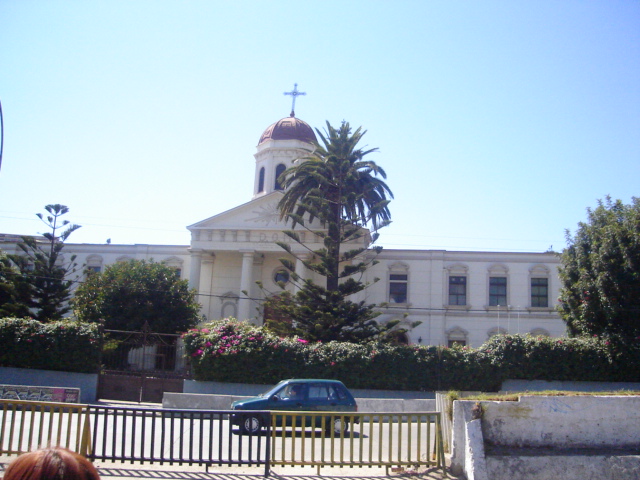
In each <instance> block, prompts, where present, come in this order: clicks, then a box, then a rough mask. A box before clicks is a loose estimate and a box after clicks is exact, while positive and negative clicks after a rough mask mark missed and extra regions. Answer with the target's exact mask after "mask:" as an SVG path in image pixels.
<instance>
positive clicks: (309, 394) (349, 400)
mask: <svg viewBox="0 0 640 480" xmlns="http://www.w3.org/2000/svg"><path fill="white" fill-rule="evenodd" d="M231 409H232V410H269V411H271V410H282V411H289V412H291V411H293V412H295V411H300V412H315V411H317V412H357V411H358V406H357V405H356V401H355V399H354V398H353V395H351V392H349V390H348V389H347V387H345V386H344V384H343V383H342V382H340V381H338V380H316V379H291V380H283V381H281V382H280V383H278V384H277V385H276V386H275V387H273V388H272V389H271V390H269V391H267V392H265V393H262V394H260V395H258V396H257V397H252V398H246V399H244V400H237V401H235V402H233V403H232V404H231ZM306 418H307V421H306V426H312V425H311V422H312V419H313V418H314V417H312V416H309V417H306ZM315 419H316V424H315V425H313V426H314V427H320V428H325V429H326V430H327V432H329V433H330V432H331V431H333V432H334V433H335V435H340V434H341V433H342V432H346V431H347V428H348V423H349V422H350V421H351V422H354V423H357V421H358V417H355V416H353V417H352V416H349V417H344V416H342V415H341V416H337V415H336V416H334V417H320V416H318V417H315ZM281 420H282V419H279V421H281ZM232 422H233V424H234V425H239V426H240V427H241V428H242V430H243V431H244V432H245V433H249V434H254V433H257V432H258V431H260V429H261V428H262V427H264V426H265V425H267V424H268V423H269V422H270V418H269V415H267V414H250V413H246V414H237V415H232ZM323 422H324V425H323V424H322V423H323Z"/></svg>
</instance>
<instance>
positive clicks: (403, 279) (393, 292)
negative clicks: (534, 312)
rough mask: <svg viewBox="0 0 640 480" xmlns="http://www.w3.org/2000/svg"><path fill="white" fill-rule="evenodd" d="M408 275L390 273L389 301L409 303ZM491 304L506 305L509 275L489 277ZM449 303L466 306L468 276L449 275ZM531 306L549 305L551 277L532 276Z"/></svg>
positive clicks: (494, 305) (492, 305) (493, 305)
mask: <svg viewBox="0 0 640 480" xmlns="http://www.w3.org/2000/svg"><path fill="white" fill-rule="evenodd" d="M407 292H408V276H407V275H406V274H398V273H391V274H389V302H390V303H407ZM488 300H489V306H490V307H498V306H506V305H508V302H507V277H489V299H488ZM448 305H451V306H466V305H468V304H467V277H466V276H463V275H451V276H450V277H449V292H448ZM531 307H534V308H548V307H549V279H548V278H538V277H535V278H531Z"/></svg>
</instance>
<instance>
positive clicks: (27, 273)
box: [11, 204, 80, 322]
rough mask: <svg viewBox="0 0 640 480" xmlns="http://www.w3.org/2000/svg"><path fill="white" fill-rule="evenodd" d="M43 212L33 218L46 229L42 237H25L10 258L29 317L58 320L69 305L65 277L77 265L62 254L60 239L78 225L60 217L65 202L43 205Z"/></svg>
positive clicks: (63, 238) (62, 245)
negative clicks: (17, 272)
mask: <svg viewBox="0 0 640 480" xmlns="http://www.w3.org/2000/svg"><path fill="white" fill-rule="evenodd" d="M44 209H45V210H46V211H47V213H46V214H42V213H37V214H36V215H37V217H38V218H39V219H40V220H42V222H43V223H44V224H45V225H46V226H47V227H49V228H50V231H49V232H45V233H43V234H42V236H43V237H44V240H41V239H38V238H36V237H29V236H25V237H22V241H21V242H20V243H19V244H18V247H19V248H20V250H22V253H21V254H17V255H12V256H11V259H12V261H13V262H14V264H15V265H16V266H17V267H18V269H19V270H20V273H21V274H22V279H23V280H24V281H25V282H26V283H27V285H28V292H27V293H26V295H25V296H26V300H25V303H26V304H27V305H26V306H27V307H29V308H30V309H31V312H32V316H33V317H34V318H35V319H36V320H39V321H41V322H46V321H52V320H60V319H61V318H63V317H64V316H65V314H67V313H68V312H69V311H70V310H71V307H70V305H69V299H70V297H71V286H72V280H71V279H70V278H69V277H70V276H71V275H72V274H73V273H74V272H75V271H76V268H77V264H76V263H75V259H76V256H75V255H71V256H70V257H69V258H68V259H67V258H65V257H64V255H63V253H62V250H63V248H64V242H65V241H66V240H67V238H69V235H71V234H72V233H73V232H74V231H76V230H77V229H78V228H80V225H75V224H71V223H70V222H69V221H68V220H63V219H62V218H61V217H62V216H63V215H65V214H67V213H68V212H69V208H68V207H67V206H65V205H60V204H54V205H46V206H45V207H44Z"/></svg>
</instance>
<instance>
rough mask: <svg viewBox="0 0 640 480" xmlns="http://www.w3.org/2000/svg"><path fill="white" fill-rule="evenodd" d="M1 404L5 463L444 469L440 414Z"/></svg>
mask: <svg viewBox="0 0 640 480" xmlns="http://www.w3.org/2000/svg"><path fill="white" fill-rule="evenodd" d="M0 402H1V403H0V405H2V409H3V410H2V418H1V419H0V421H1V422H2V424H1V426H0V453H4V454H9V455H13V454H20V453H24V452H27V451H29V450H33V449H35V448H39V447H42V446H47V445H59V446H64V447H66V448H69V449H71V450H74V451H77V452H79V453H81V454H82V455H85V456H86V457H88V458H89V459H90V460H92V461H93V460H103V461H119V462H122V463H125V462H130V463H134V462H149V463H169V464H189V465H193V464H200V465H206V466H207V468H208V467H209V466H210V465H220V466H222V465H229V466H232V465H245V466H252V465H256V466H264V468H265V470H264V471H265V476H267V475H269V471H270V467H271V465H281V466H294V465H299V466H315V467H318V469H320V467H332V466H338V467H345V466H349V467H365V466H368V467H374V466H375V467H386V468H387V469H388V468H389V467H394V466H398V467H402V466H407V467H418V466H429V467H439V468H442V469H443V470H444V468H445V461H444V445H443V442H442V423H441V416H440V413H438V412H412V413H407V412H403V413H399V414H389V413H375V412H374V413H363V412H358V413H355V412H267V411H251V412H242V411H238V410H236V411H226V410H220V411H211V410H170V409H156V408H138V407H120V406H118V407H113V406H101V405H79V404H68V403H50V402H29V401H20V400H2V401H0ZM245 413H246V414H247V415H246V416H247V417H250V416H253V417H255V416H258V417H259V418H264V419H265V420H267V421H265V422H264V424H265V425H264V429H262V430H260V431H258V432H255V433H254V434H249V433H247V432H246V431H245V428H243V426H235V425H234V423H239V422H232V421H231V418H232V417H233V416H238V418H240V419H243V418H244V414H245ZM268 419H270V421H268ZM341 425H346V426H347V427H346V428H344V429H341V428H340V426H341ZM329 427H330V428H329Z"/></svg>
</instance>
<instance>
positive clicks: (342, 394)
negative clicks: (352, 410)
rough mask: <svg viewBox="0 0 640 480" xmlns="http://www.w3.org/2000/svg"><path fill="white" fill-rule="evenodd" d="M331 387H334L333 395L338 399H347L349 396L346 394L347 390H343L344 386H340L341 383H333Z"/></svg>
mask: <svg viewBox="0 0 640 480" xmlns="http://www.w3.org/2000/svg"><path fill="white" fill-rule="evenodd" d="M332 388H333V389H334V392H335V395H336V397H337V398H338V399H340V400H348V399H349V396H348V395H347V392H345V391H344V388H343V387H342V385H335V386H333V387H332Z"/></svg>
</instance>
